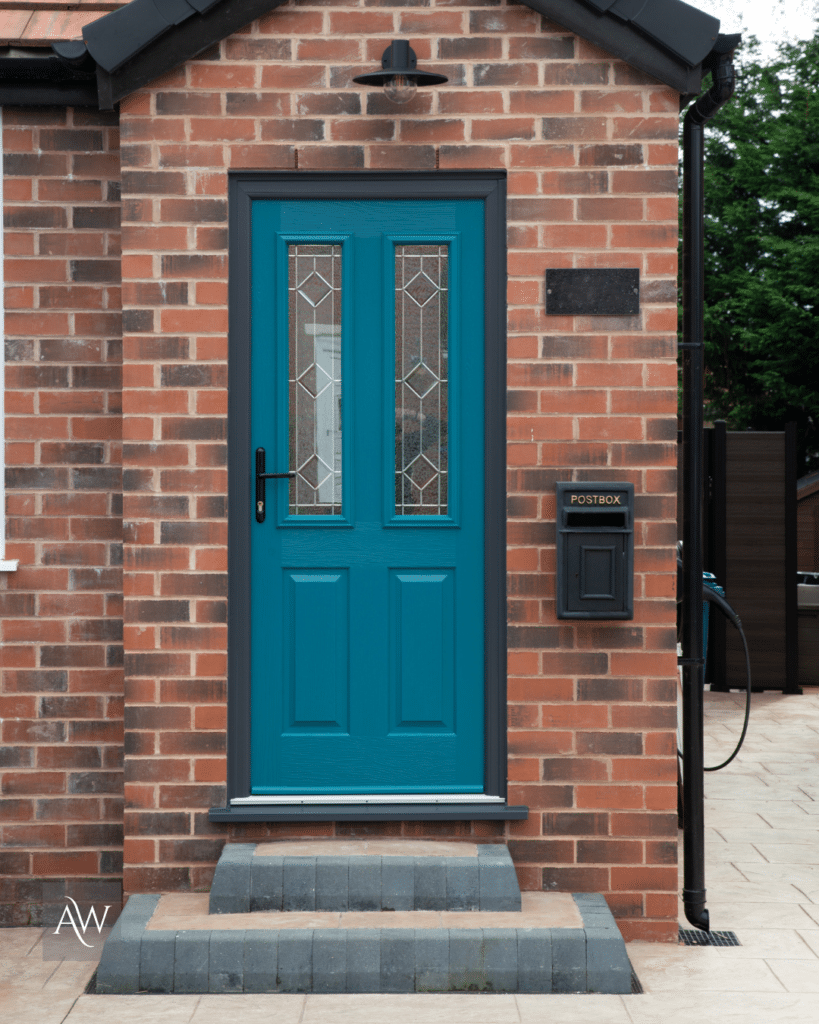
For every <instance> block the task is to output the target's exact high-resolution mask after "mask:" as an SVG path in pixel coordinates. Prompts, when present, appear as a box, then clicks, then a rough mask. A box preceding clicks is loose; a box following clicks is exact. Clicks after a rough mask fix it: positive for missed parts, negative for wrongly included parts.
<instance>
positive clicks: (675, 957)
mask: <svg viewBox="0 0 819 1024" xmlns="http://www.w3.org/2000/svg"><path fill="white" fill-rule="evenodd" d="M646 946H648V947H649V949H646V948H645V947H646ZM658 946H660V943H631V944H630V945H629V946H628V955H629V958H630V960H631V963H632V966H633V967H634V971H635V973H636V975H637V977H638V978H639V979H640V982H641V983H642V986H643V989H644V990H645V991H646V992H655V993H656V992H680V991H686V992H687V991H702V992H708V991H710V992H781V991H783V990H784V989H785V986H784V985H782V984H781V982H780V981H779V980H778V979H777V977H776V975H775V974H774V973H773V971H772V970H771V968H770V966H769V965H768V964H767V963H766V962H765V960H763V959H755V960H750V959H749V960H737V962H736V963H735V964H734V965H733V966H732V967H731V969H730V970H726V965H725V958H724V957H722V956H720V954H719V952H718V951H717V949H716V948H715V947H712V946H668V947H667V949H665V950H660V949H658V948H657V947H658ZM635 947H637V948H635ZM817 967H819V961H817Z"/></svg>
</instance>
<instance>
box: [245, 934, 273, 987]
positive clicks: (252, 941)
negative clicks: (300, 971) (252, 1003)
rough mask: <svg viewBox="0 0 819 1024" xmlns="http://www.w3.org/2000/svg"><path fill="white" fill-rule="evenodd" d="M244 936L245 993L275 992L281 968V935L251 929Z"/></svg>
mask: <svg viewBox="0 0 819 1024" xmlns="http://www.w3.org/2000/svg"><path fill="white" fill-rule="evenodd" d="M244 936H245V951H244V991H245V992H275V991H276V989H277V974H278V967H279V958H278V947H279V933H278V932H274V931H270V932H268V931H261V930H256V929H250V928H249V929H248V930H247V931H246V932H245V933H244Z"/></svg>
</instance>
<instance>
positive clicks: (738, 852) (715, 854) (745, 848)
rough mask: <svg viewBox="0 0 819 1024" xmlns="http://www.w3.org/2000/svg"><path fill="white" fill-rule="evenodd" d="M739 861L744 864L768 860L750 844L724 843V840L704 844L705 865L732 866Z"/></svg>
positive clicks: (761, 862) (762, 862) (764, 862)
mask: <svg viewBox="0 0 819 1024" xmlns="http://www.w3.org/2000/svg"><path fill="white" fill-rule="evenodd" d="M740 860H741V861H745V862H746V863H754V862H758V863H760V864H766V863H768V859H767V858H766V857H765V856H764V855H763V854H762V853H760V851H759V850H758V849H756V847H754V846H752V845H751V844H750V843H726V842H725V841H724V840H720V841H719V842H712V843H705V862H706V864H718V863H719V864H724V863H730V864H733V862H734V861H740Z"/></svg>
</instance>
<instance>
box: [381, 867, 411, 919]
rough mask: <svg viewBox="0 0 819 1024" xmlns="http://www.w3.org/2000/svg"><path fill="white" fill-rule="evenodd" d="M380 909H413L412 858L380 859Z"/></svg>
mask: <svg viewBox="0 0 819 1024" xmlns="http://www.w3.org/2000/svg"><path fill="white" fill-rule="evenodd" d="M381 909H382V910H414V909H415V860H414V858H413V857H382V858H381Z"/></svg>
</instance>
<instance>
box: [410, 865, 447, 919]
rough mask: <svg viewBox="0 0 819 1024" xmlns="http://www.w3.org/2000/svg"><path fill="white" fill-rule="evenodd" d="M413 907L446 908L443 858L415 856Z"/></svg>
mask: <svg viewBox="0 0 819 1024" xmlns="http://www.w3.org/2000/svg"><path fill="white" fill-rule="evenodd" d="M415 909H416V910H446V864H445V862H444V859H443V858H441V859H438V858H437V857H416V858H415Z"/></svg>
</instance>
